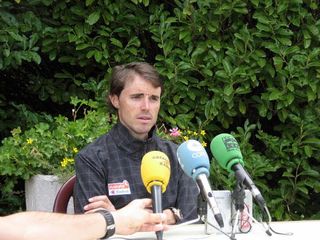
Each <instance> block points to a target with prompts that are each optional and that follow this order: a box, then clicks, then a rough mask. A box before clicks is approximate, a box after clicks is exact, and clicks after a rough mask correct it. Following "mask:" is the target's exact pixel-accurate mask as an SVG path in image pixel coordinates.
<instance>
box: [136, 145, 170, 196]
mask: <svg viewBox="0 0 320 240" xmlns="http://www.w3.org/2000/svg"><path fill="white" fill-rule="evenodd" d="M141 178H142V181H143V184H144V186H145V187H146V189H147V191H148V192H149V193H151V187H152V186H154V185H160V186H161V187H162V192H165V191H166V188H167V185H168V183H169V179H170V161H169V158H168V156H167V155H166V154H165V153H163V152H160V151H151V152H148V153H146V154H145V155H144V156H143V158H142V162H141Z"/></svg>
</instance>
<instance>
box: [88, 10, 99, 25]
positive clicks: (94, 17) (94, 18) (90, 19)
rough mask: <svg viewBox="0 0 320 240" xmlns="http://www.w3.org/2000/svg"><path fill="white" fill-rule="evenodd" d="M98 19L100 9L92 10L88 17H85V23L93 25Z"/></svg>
mask: <svg viewBox="0 0 320 240" xmlns="http://www.w3.org/2000/svg"><path fill="white" fill-rule="evenodd" d="M99 19H100V11H94V12H93V13H91V14H90V15H89V16H88V18H87V19H86V23H88V24H89V25H94V24H95V23H96V22H98V21H99Z"/></svg>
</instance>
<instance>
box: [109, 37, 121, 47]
mask: <svg viewBox="0 0 320 240" xmlns="http://www.w3.org/2000/svg"><path fill="white" fill-rule="evenodd" d="M110 40H111V43H112V44H113V45H115V46H117V47H119V48H123V45H122V43H121V42H120V41H119V40H118V39H116V38H111V39H110Z"/></svg>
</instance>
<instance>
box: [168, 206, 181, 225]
mask: <svg viewBox="0 0 320 240" xmlns="http://www.w3.org/2000/svg"><path fill="white" fill-rule="evenodd" d="M168 209H169V210H170V211H171V213H172V215H173V218H174V220H175V222H176V223H177V222H180V221H181V220H182V219H183V216H182V213H181V210H180V209H177V208H174V207H169V208H168Z"/></svg>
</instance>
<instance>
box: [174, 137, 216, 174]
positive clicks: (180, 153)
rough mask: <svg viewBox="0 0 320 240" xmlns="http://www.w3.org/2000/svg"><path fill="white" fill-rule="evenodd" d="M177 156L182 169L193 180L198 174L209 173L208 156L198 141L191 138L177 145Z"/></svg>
mask: <svg viewBox="0 0 320 240" xmlns="http://www.w3.org/2000/svg"><path fill="white" fill-rule="evenodd" d="M177 157H178V161H179V163H180V166H181V167H182V169H183V171H184V172H185V173H186V174H187V175H188V176H190V177H192V178H193V179H194V180H196V178H197V177H198V175H199V174H205V175H207V177H208V176H209V175H210V172H209V169H210V163H209V157H208V154H207V152H206V150H205V149H204V147H203V146H202V145H201V143H200V142H198V141H196V140H193V139H191V140H188V141H186V142H183V143H182V144H181V145H180V146H179V147H178V150H177Z"/></svg>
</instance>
